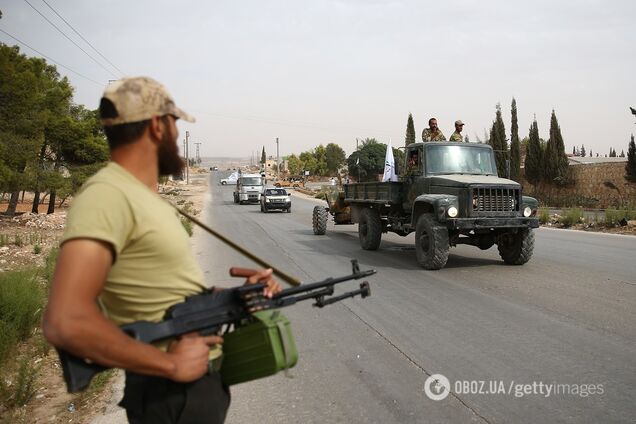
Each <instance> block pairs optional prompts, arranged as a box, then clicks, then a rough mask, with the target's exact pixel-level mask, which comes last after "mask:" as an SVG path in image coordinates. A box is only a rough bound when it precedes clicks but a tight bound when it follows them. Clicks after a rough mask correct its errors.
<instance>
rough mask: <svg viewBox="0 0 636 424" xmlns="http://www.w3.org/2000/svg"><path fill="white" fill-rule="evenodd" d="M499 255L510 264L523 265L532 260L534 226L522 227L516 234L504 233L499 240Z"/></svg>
mask: <svg viewBox="0 0 636 424" xmlns="http://www.w3.org/2000/svg"><path fill="white" fill-rule="evenodd" d="M497 250H499V256H501V259H503V260H504V262H505V263H507V264H508V265H523V264H525V263H526V262H528V261H529V260H530V258H531V257H532V252H533V250H534V232H533V231H532V228H522V229H520V230H519V231H518V232H517V233H516V234H511V233H508V234H503V235H501V236H500V237H499V240H497Z"/></svg>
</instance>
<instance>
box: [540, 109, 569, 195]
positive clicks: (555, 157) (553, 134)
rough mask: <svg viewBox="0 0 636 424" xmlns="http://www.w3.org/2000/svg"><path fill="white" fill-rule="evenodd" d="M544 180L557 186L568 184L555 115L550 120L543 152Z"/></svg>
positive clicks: (561, 140)
mask: <svg viewBox="0 0 636 424" xmlns="http://www.w3.org/2000/svg"><path fill="white" fill-rule="evenodd" d="M545 180H546V181H547V182H549V183H551V184H556V185H559V186H563V185H566V184H568V183H569V182H570V167H569V162H568V158H567V156H566V154H565V145H564V143H563V137H562V136H561V128H560V127H559V122H558V121H557V117H556V113H555V112H554V110H552V116H551V118H550V138H549V139H548V144H547V146H546V150H545Z"/></svg>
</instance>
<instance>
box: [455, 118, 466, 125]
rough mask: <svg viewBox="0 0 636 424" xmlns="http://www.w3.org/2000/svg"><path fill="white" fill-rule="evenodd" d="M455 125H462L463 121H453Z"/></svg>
mask: <svg viewBox="0 0 636 424" xmlns="http://www.w3.org/2000/svg"><path fill="white" fill-rule="evenodd" d="M455 125H464V123H463V122H462V121H460V120H459V119H458V120H457V121H455Z"/></svg>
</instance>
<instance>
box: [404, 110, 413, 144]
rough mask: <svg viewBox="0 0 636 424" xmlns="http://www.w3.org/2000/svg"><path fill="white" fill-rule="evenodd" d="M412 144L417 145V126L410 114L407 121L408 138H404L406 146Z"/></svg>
mask: <svg viewBox="0 0 636 424" xmlns="http://www.w3.org/2000/svg"><path fill="white" fill-rule="evenodd" d="M411 143H415V124H414V123H413V115H411V113H409V117H408V119H407V121H406V136H405V137H404V145H405V146H408V145H409V144H411Z"/></svg>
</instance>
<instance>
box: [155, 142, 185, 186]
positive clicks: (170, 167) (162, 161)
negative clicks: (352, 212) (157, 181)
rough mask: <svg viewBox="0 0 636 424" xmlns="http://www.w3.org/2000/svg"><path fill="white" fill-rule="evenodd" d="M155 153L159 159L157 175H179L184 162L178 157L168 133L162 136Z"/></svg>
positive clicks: (174, 143) (175, 147) (174, 144)
mask: <svg viewBox="0 0 636 424" xmlns="http://www.w3.org/2000/svg"><path fill="white" fill-rule="evenodd" d="M157 153H158V157H159V158H158V161H159V175H161V176H166V175H181V172H182V171H183V168H184V167H185V162H184V161H183V159H182V158H181V156H179V150H178V149H177V143H176V141H174V140H172V137H171V136H170V134H169V133H168V132H166V133H165V134H164V136H163V138H162V140H161V143H160V144H159V149H158V151H157Z"/></svg>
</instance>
